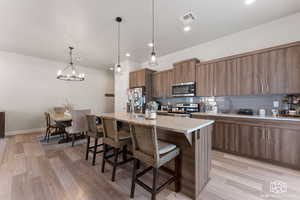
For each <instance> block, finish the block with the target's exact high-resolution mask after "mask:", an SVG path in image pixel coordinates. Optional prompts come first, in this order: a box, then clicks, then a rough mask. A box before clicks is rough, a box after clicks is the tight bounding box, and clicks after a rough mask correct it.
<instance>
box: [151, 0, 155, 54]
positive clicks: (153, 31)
mask: <svg viewBox="0 0 300 200" xmlns="http://www.w3.org/2000/svg"><path fill="white" fill-rule="evenodd" d="M154 14H155V13H154V0H152V44H153V46H152V53H153V52H154V49H155V47H154V39H155V38H154V34H155V24H154V21H155V18H154Z"/></svg>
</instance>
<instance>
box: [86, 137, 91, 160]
mask: <svg viewBox="0 0 300 200" xmlns="http://www.w3.org/2000/svg"><path fill="white" fill-rule="evenodd" d="M90 140H91V137H90V136H88V137H87V143H86V152H85V160H88V159H89V150H90Z"/></svg>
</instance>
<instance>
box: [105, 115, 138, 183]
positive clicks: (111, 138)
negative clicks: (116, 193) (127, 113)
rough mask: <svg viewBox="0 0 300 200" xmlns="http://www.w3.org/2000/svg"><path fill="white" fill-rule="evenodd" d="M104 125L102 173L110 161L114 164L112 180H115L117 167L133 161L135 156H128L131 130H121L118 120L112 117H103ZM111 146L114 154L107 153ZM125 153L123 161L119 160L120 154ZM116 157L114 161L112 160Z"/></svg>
mask: <svg viewBox="0 0 300 200" xmlns="http://www.w3.org/2000/svg"><path fill="white" fill-rule="evenodd" d="M101 121H102V126H103V157H102V170H101V171H102V173H104V169H105V163H106V162H107V163H109V164H110V165H112V166H113V171H112V178H111V180H112V181H115V176H116V170H117V167H118V166H120V165H122V164H125V163H127V162H129V161H132V160H133V158H129V159H128V157H127V154H128V150H127V146H128V145H129V144H131V139H130V132H128V131H124V130H119V128H118V125H117V120H116V119H114V118H110V117H102V118H101ZM109 147H111V148H113V150H114V152H113V154H112V155H107V152H108V151H109V150H110V149H109ZM121 153H122V154H123V161H121V162H119V161H118V156H119V155H120V154H121ZM111 157H114V159H113V161H111V160H110V158H111Z"/></svg>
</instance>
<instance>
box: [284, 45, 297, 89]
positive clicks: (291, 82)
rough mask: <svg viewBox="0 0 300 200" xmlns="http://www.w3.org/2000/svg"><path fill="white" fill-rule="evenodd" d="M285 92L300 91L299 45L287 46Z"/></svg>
mask: <svg viewBox="0 0 300 200" xmlns="http://www.w3.org/2000/svg"><path fill="white" fill-rule="evenodd" d="M286 51H287V55H286V63H287V74H288V75H287V78H286V79H285V81H286V82H287V91H286V92H287V93H288V94H295V93H300V78H299V77H300V46H294V47H290V48H287V50H286Z"/></svg>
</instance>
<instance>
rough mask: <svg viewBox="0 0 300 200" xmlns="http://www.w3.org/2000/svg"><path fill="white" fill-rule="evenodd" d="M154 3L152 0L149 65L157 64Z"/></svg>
mask: <svg viewBox="0 0 300 200" xmlns="http://www.w3.org/2000/svg"><path fill="white" fill-rule="evenodd" d="M154 10H155V5H154V0H152V52H151V54H150V61H149V65H150V66H151V67H155V66H157V65H158V64H157V55H156V53H155V41H154V40H155V13H154Z"/></svg>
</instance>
